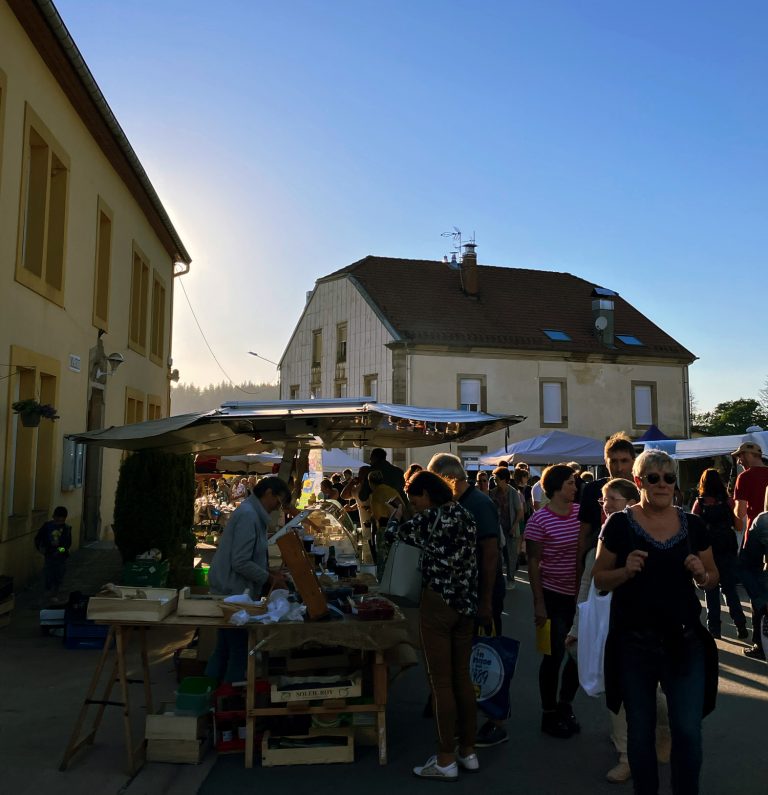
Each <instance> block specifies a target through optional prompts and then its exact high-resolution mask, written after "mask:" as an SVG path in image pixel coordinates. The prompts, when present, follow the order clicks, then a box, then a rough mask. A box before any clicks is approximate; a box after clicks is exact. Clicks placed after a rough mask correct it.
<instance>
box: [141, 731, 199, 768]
mask: <svg viewBox="0 0 768 795" xmlns="http://www.w3.org/2000/svg"><path fill="white" fill-rule="evenodd" d="M208 747H209V741H208V738H207V737H206V738H204V739H202V740H147V762H177V763H182V764H188V765H199V764H200V762H202V761H203V757H204V756H205V754H206V752H207V751H208Z"/></svg>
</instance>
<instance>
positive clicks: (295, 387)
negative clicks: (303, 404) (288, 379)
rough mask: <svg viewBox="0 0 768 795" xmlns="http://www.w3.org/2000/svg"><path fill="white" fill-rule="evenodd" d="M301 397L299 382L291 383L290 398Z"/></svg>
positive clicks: (296, 398)
mask: <svg viewBox="0 0 768 795" xmlns="http://www.w3.org/2000/svg"><path fill="white" fill-rule="evenodd" d="M298 399H299V385H298V384H291V386H289V387H288V400H298Z"/></svg>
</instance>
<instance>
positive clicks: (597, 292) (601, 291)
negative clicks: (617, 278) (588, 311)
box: [592, 287, 618, 295]
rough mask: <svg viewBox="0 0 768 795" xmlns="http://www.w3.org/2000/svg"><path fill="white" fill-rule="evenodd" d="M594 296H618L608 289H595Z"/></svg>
mask: <svg viewBox="0 0 768 795" xmlns="http://www.w3.org/2000/svg"><path fill="white" fill-rule="evenodd" d="M592 295H618V293H617V292H616V291H614V290H609V289H608V288H607V287H595V289H594V290H592Z"/></svg>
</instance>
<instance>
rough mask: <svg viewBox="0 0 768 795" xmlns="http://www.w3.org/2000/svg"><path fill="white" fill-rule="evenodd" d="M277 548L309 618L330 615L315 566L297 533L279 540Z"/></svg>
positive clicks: (287, 534) (289, 534) (289, 533)
mask: <svg viewBox="0 0 768 795" xmlns="http://www.w3.org/2000/svg"><path fill="white" fill-rule="evenodd" d="M277 546H278V547H279V548H280V554H281V555H282V558H283V563H284V564H285V565H286V566H287V567H288V571H290V572H291V577H292V578H293V582H294V584H295V586H296V590H297V591H298V592H299V595H300V596H301V600H302V601H303V602H304V604H305V605H306V606H307V615H308V616H309V618H311V619H314V618H322V617H323V616H326V615H327V614H328V602H327V600H326V598H325V594H324V593H323V589H322V588H321V587H320V583H319V582H318V581H317V575H316V574H315V564H314V561H313V560H312V559H311V558H310V556H309V553H308V552H307V550H306V549H304V544H303V542H302V540H301V538H299V536H298V534H297V533H295V532H288V533H286V534H285V535H284V536H281V537H280V538H278V539H277Z"/></svg>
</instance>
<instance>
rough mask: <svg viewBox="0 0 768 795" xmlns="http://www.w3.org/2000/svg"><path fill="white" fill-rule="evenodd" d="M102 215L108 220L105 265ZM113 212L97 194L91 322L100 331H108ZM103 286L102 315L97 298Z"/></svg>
mask: <svg viewBox="0 0 768 795" xmlns="http://www.w3.org/2000/svg"><path fill="white" fill-rule="evenodd" d="M102 215H103V216H104V217H105V218H106V219H108V220H109V243H108V246H109V250H108V252H107V255H106V257H107V262H106V265H104V263H102V248H101V246H102V228H101V217H102ZM114 217H115V216H114V213H113V211H112V208H111V207H110V206H109V205H108V204H107V203H106V202H105V201H104V199H103V198H102V197H101V196H99V197H98V199H97V201H96V251H95V255H94V270H93V312H92V316H91V322H92V323H93V325H94V326H95V327H96V328H97V329H100V330H101V331H109V302H110V298H111V289H112V239H113V237H114V235H113V228H114ZM102 269H105V270H106V279H105V280H104V281H106V285H102V277H103V274H102ZM102 287H104V290H105V292H106V296H104V302H105V304H106V310H107V311H106V314H105V315H104V316H101V315H99V303H100V301H99V298H100V295H99V293H100V289H101V288H102Z"/></svg>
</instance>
